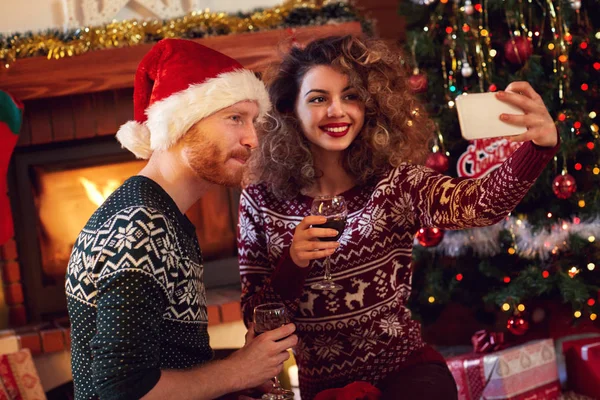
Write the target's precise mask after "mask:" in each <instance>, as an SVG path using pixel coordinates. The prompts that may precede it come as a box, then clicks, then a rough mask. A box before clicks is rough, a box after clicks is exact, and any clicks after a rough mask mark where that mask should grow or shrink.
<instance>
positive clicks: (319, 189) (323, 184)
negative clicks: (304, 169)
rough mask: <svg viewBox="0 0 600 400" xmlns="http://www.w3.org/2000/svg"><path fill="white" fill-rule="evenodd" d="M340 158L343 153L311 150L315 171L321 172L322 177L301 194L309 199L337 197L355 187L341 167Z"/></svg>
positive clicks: (354, 182)
mask: <svg viewBox="0 0 600 400" xmlns="http://www.w3.org/2000/svg"><path fill="white" fill-rule="evenodd" d="M342 157H343V152H329V151H324V150H322V149H313V159H314V166H315V169H316V170H317V171H321V172H322V176H321V177H319V178H317V179H316V180H315V183H314V184H313V185H312V186H311V187H309V188H306V190H304V191H303V194H305V195H307V196H310V197H315V196H324V195H337V194H340V193H343V192H345V191H347V190H349V189H351V188H353V187H354V186H356V180H355V179H354V177H352V175H350V174H349V173H348V171H346V170H345V169H344V167H343V164H342Z"/></svg>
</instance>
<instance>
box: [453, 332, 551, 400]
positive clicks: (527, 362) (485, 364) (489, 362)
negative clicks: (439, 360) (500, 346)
mask: <svg viewBox="0 0 600 400" xmlns="http://www.w3.org/2000/svg"><path fill="white" fill-rule="evenodd" d="M447 363H448V367H449V368H450V371H451V372H452V375H453V376H454V379H455V380H456V383H457V387H458V396H459V399H460V400H479V399H486V400H487V399H519V400H521V399H522V400H525V399H527V400H555V399H558V398H559V396H560V384H559V380H558V368H557V364H556V353H555V351H554V344H553V341H552V340H551V339H548V340H538V341H533V342H529V343H526V344H523V345H520V346H517V347H512V348H509V349H506V350H502V351H497V352H494V353H489V354H475V353H471V354H467V355H463V356H459V357H453V358H450V359H448V360H447Z"/></svg>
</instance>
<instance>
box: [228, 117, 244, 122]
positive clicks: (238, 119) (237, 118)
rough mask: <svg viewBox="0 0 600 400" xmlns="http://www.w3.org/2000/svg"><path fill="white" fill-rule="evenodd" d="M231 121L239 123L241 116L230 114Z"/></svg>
mask: <svg viewBox="0 0 600 400" xmlns="http://www.w3.org/2000/svg"><path fill="white" fill-rule="evenodd" d="M229 118H230V119H231V120H232V121H233V122H236V123H241V122H242V117H240V116H239V115H232V116H231V117H229Z"/></svg>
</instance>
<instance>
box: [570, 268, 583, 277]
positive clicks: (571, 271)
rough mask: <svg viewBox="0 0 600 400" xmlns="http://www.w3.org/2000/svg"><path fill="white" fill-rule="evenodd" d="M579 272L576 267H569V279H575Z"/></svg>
mask: <svg viewBox="0 0 600 400" xmlns="http://www.w3.org/2000/svg"><path fill="white" fill-rule="evenodd" d="M580 272H581V270H580V269H579V268H577V267H571V269H569V276H570V277H571V278H575V275H577V274H578V273H580Z"/></svg>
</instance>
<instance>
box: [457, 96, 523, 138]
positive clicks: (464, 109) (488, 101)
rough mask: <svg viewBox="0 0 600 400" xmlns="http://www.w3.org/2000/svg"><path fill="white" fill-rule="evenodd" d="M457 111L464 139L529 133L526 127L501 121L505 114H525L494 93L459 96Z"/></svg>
mask: <svg viewBox="0 0 600 400" xmlns="http://www.w3.org/2000/svg"><path fill="white" fill-rule="evenodd" d="M456 111H457V112H458V122H459V124H460V131H461V134H462V137H463V138H465V139H467V140H474V139H486V138H494V137H501V136H515V135H520V134H522V133H525V132H526V131H527V128H526V127H524V126H516V125H510V124H508V123H506V122H504V121H501V120H500V114H503V113H504V114H518V115H523V114H525V113H524V112H523V110H521V109H520V108H518V107H516V106H513V105H512V104H508V103H504V102H502V101H500V100H498V99H497V98H496V94H495V93H493V92H489V93H470V94H466V95H460V96H458V97H457V98H456Z"/></svg>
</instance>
